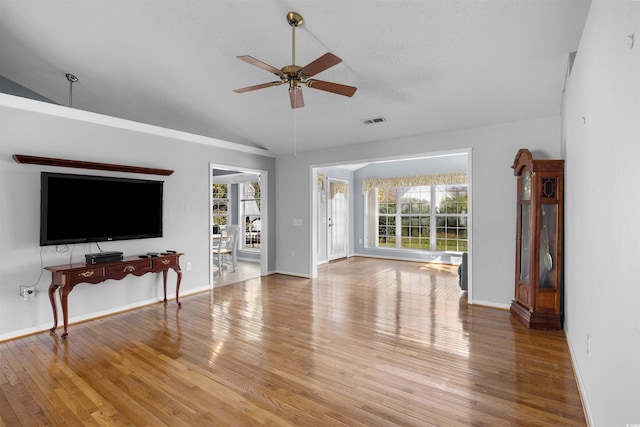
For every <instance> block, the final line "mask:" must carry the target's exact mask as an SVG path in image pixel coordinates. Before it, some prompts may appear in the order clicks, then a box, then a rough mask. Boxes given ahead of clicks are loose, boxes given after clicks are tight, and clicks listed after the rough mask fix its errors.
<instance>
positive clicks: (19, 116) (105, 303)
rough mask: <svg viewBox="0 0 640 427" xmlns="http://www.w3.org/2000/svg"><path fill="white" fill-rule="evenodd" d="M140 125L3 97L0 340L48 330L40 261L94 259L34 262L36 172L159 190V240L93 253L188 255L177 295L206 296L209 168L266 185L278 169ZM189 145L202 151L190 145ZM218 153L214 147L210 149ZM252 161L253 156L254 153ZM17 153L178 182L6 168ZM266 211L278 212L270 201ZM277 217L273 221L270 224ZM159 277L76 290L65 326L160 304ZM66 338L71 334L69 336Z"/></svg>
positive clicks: (49, 255)
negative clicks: (254, 177)
mask: <svg viewBox="0 0 640 427" xmlns="http://www.w3.org/2000/svg"><path fill="white" fill-rule="evenodd" d="M103 123H104V124H103ZM138 125H139V124H135V123H133V122H128V121H122V120H119V119H114V118H109V117H106V116H101V115H97V114H93V113H88V112H83V111H79V110H73V109H69V108H66V107H61V106H57V105H52V104H45V103H42V102H38V101H33V100H27V99H23V98H17V97H13V96H10V95H0V200H1V201H2V202H1V204H0V262H1V264H0V340H1V339H6V338H11V337H14V336H18V335H22V334H25V333H28V332H34V331H40V330H44V329H48V328H50V327H51V325H52V323H53V316H52V313H51V306H50V304H49V299H48V296H47V289H48V286H49V283H50V280H51V276H50V274H49V272H44V274H42V276H41V273H42V272H43V270H42V269H41V265H40V256H41V253H42V258H43V264H44V265H59V264H65V263H68V262H69V259H70V256H72V258H71V259H72V262H80V261H83V260H84V254H85V253H91V252H97V247H96V245H95V244H77V245H70V249H71V250H70V251H69V252H66V253H57V252H56V251H55V247H44V248H42V252H41V248H40V247H39V222H40V172H41V171H58V172H65V173H84V174H92V175H108V176H125V177H127V176H131V177H138V178H145V179H158V180H163V181H165V185H164V199H165V200H164V237H163V238H158V239H143V240H131V241H117V242H104V243H101V244H100V246H101V248H102V249H103V250H119V251H122V252H124V254H125V256H128V255H138V254H141V253H146V252H148V251H164V250H166V249H173V250H177V251H180V252H184V253H185V255H184V256H183V257H182V258H181V266H182V271H183V280H182V285H181V294H183V295H185V294H188V293H190V292H195V291H198V290H202V289H207V288H208V284H209V273H210V272H209V262H210V261H209V258H210V254H209V238H210V233H209V225H210V222H209V206H208V203H209V191H210V190H209V163H210V162H214V163H223V164H229V165H237V166H238V167H241V168H247V169H255V170H266V171H267V172H269V176H273V175H274V171H275V159H274V158H272V157H268V156H265V155H257V154H254V153H252V152H249V153H248V152H242V151H234V150H233V149H232V148H233V147H234V146H235V144H231V143H228V142H225V141H217V140H211V139H206V138H201V137H197V136H194V135H189V134H183V133H181V132H174V131H169V130H166V129H162V128H156V127H147V126H144V125H141V126H138ZM131 128H134V129H141V130H131ZM145 130H150V132H147V131H145ZM194 140H195V141H203V143H199V142H193V141H194ZM208 143H209V144H208ZM210 144H213V145H210ZM215 144H218V145H219V147H216V146H214V145H215ZM220 146H222V147H227V148H220ZM238 147H241V146H238ZM249 151H256V152H260V150H257V149H256V150H249ZM16 153H17V154H27V155H34V156H42V157H57V158H64V159H75V160H85V161H93V162H101V163H115V164H125V165H135V166H146V167H154V168H162V169H173V170H174V171H175V172H174V173H173V174H172V175H170V176H167V177H158V176H152V175H140V174H126V173H117V172H105V171H91V170H85V169H70V168H60V167H48V166H37V165H25V164H18V163H16V162H15V161H14V160H13V159H12V158H11V156H12V155H13V154H16ZM265 153H266V152H265ZM271 181H272V182H270V183H269V184H270V185H269V187H270V189H269V190H270V191H269V194H270V195H272V194H275V191H274V184H275V182H273V180H271ZM84 197H89V195H70V197H69V205H70V208H72V206H73V205H74V204H82V200H83V198H84ZM90 197H99V195H91V196H90ZM269 206H275V202H274V200H272V201H271V202H270V203H269ZM270 210H271V211H272V210H273V208H271V209H270ZM88 214H90V213H88ZM274 216H275V215H274V213H273V212H271V217H274ZM268 232H269V234H271V235H272V236H273V235H275V224H273V223H272V224H270V227H269V231H268ZM269 252H270V254H272V255H271V257H270V259H269V260H268V262H269V267H268V268H269V270H270V271H273V270H274V269H275V261H274V256H275V239H271V241H270V250H269ZM186 262H190V263H191V266H192V270H191V271H186V268H185V264H186ZM161 277H162V275H154V274H147V275H145V276H142V277H134V276H131V277H127V278H125V279H123V280H120V281H113V280H110V281H107V282H104V283H102V284H98V285H88V284H81V285H78V286H77V287H76V288H75V289H74V291H73V292H72V293H71V295H70V296H69V317H70V320H79V319H85V318H91V317H95V316H96V315H99V314H105V313H109V312H112V311H114V310H121V309H124V308H128V307H134V306H137V305H140V304H143V303H145V302H151V301H158V300H160V299H161V295H162V280H161ZM36 282H37V283H38V290H39V291H40V294H39V295H38V296H37V298H36V299H35V300H33V301H24V300H23V299H22V298H21V297H20V295H19V285H31V284H34V283H36ZM169 284H170V286H169V292H170V296H171V297H172V298H173V297H174V296H175V274H173V272H171V273H170V274H169ZM70 333H71V334H73V328H71V331H70Z"/></svg>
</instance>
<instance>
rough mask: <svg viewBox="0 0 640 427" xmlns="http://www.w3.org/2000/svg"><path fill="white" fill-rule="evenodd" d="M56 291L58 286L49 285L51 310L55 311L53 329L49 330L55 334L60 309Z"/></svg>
mask: <svg viewBox="0 0 640 427" xmlns="http://www.w3.org/2000/svg"><path fill="white" fill-rule="evenodd" d="M56 289H58V285H56V284H55V283H53V281H52V282H51V285H49V301H51V310H52V311H53V328H51V329H49V331H51V332H54V331H55V330H56V328H57V327H58V309H57V308H56Z"/></svg>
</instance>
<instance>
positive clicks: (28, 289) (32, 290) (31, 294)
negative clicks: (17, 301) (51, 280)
mask: <svg viewBox="0 0 640 427" xmlns="http://www.w3.org/2000/svg"><path fill="white" fill-rule="evenodd" d="M20 295H21V296H22V298H24V299H25V300H30V299H34V298H35V297H36V295H38V290H37V289H36V285H33V286H24V285H20Z"/></svg>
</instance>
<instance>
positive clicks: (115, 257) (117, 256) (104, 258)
mask: <svg viewBox="0 0 640 427" xmlns="http://www.w3.org/2000/svg"><path fill="white" fill-rule="evenodd" d="M84 258H85V261H86V263H87V264H103V263H105V262H116V261H122V260H123V258H124V257H123V256H122V252H117V251H111V252H98V253H95V254H85V256H84Z"/></svg>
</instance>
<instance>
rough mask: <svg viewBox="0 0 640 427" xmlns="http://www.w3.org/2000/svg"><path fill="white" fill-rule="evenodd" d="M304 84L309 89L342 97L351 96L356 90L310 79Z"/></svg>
mask: <svg viewBox="0 0 640 427" xmlns="http://www.w3.org/2000/svg"><path fill="white" fill-rule="evenodd" d="M305 84H306V85H307V86H308V87H310V88H311V89H319V90H324V91H326V92H331V93H337V94H338V95H343V96H353V94H354V93H356V90H358V88H356V87H353V86H347V85H341V84H339V83H332V82H325V81H323V80H315V79H310V80H307V81H306V82H305Z"/></svg>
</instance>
